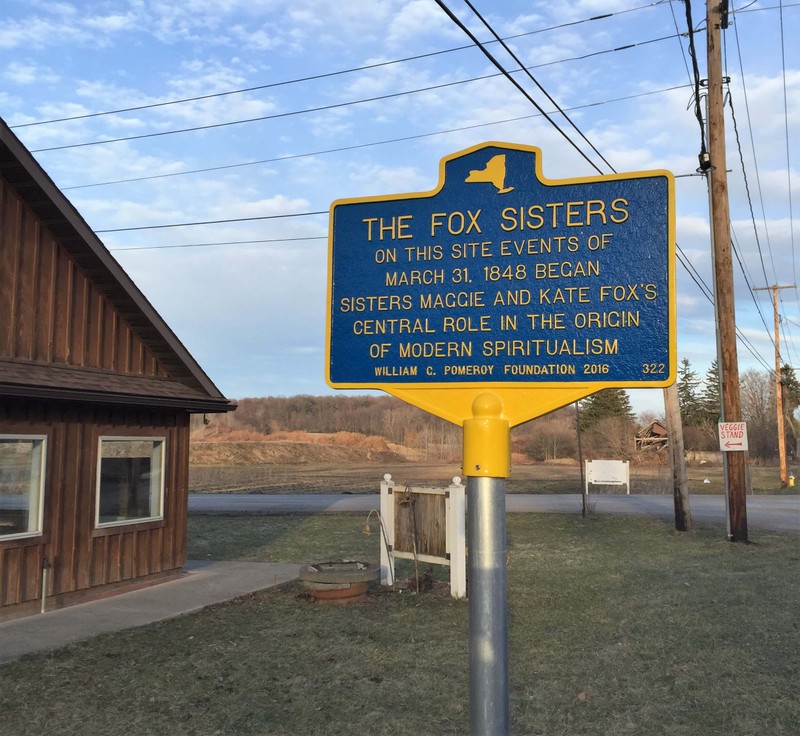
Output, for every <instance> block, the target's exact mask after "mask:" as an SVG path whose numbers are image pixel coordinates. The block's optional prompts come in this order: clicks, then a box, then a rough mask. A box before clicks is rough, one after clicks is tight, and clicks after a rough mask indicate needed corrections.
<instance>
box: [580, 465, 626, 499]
mask: <svg viewBox="0 0 800 736" xmlns="http://www.w3.org/2000/svg"><path fill="white" fill-rule="evenodd" d="M591 484H594V485H598V486H601V485H602V486H622V485H624V486H625V487H626V489H627V492H628V494H630V492H631V483H630V463H629V462H628V461H627V460H587V461H586V486H585V488H584V492H585V493H589V486H590V485H591Z"/></svg>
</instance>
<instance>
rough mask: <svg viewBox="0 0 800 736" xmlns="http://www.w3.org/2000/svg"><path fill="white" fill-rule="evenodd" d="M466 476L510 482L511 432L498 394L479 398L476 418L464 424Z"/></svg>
mask: <svg viewBox="0 0 800 736" xmlns="http://www.w3.org/2000/svg"><path fill="white" fill-rule="evenodd" d="M463 471H464V475H466V476H468V477H469V476H472V477H484V478H508V476H509V475H510V473H511V428H510V427H509V424H508V419H507V418H506V417H505V416H504V415H503V402H502V401H501V400H500V398H499V397H498V396H497V395H496V394H492V393H483V394H479V395H478V396H477V397H476V398H475V400H474V401H473V402H472V418H471V419H465V420H464V444H463Z"/></svg>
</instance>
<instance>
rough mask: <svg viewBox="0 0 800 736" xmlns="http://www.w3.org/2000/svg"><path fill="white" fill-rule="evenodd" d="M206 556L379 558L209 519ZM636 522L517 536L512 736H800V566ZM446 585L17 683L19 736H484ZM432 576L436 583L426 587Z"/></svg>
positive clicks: (782, 544)
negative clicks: (472, 710)
mask: <svg viewBox="0 0 800 736" xmlns="http://www.w3.org/2000/svg"><path fill="white" fill-rule="evenodd" d="M189 521H190V529H189V555H190V556H191V557H193V558H195V559H241V560H255V561H259V560H260V561H275V562H279V561H291V562H302V561H313V560H325V559H333V558H337V557H341V556H344V555H347V556H354V557H357V558H360V559H368V560H369V559H371V560H375V559H376V558H377V556H378V553H379V546H378V545H379V540H380V536H379V534H378V531H377V529H375V528H373V530H372V534H371V535H365V534H364V533H363V531H362V529H363V526H364V516H363V515H334V516H331V515H327V516H303V517H296V516H294V517H293V516H284V517H258V518H252V517H251V518H247V517H238V518H221V517H214V518H208V517H192V518H190V520H189ZM723 538H724V535H723V534H722V533H721V530H720V529H719V528H705V527H701V528H698V529H696V530H695V531H693V532H691V533H686V534H679V533H676V532H674V531H673V530H672V529H671V528H670V525H669V524H668V523H663V522H658V521H654V520H649V519H638V518H636V519H632V518H621V517H606V516H603V517H594V516H590V517H588V518H586V519H581V518H577V517H564V516H550V515H546V514H517V515H512V516H510V517H509V519H508V552H509V563H508V585H509V595H508V598H509V660H510V693H509V704H510V716H511V732H512V733H516V734H526V736H536V735H537V734H539V735H544V734H546V735H547V736H609V735H611V734H613V736H686V735H687V734H690V735H691V736H718V735H719V734H730V735H731V736H764V735H765V734H769V736H795V735H796V734H797V733H800V701H798V699H797V691H798V687H799V686H800V660H798V657H797V652H798V651H800V618H798V611H800V588H798V586H797V585H795V584H791V583H790V582H788V581H795V580H796V579H797V567H798V563H800V552H799V551H798V547H797V540H796V539H795V538H793V537H789V536H786V535H770V534H762V535H759V540H758V543H757V544H750V545H737V544H731V543H729V542H726V541H723ZM441 570H442V568H437V569H436V571H435V572H434V573H433V576H432V577H433V578H434V580H433V582H431V583H430V585H429V588H428V589H427V590H425V592H422V593H420V594H415V593H412V592H410V590H409V589H408V587H405V588H398V589H397V590H394V591H392V590H388V589H376V590H374V591H373V593H372V594H371V595H370V596H369V599H368V600H367V601H366V602H364V603H358V604H352V605H346V606H336V605H325V604H318V603H313V602H311V601H309V600H308V599H307V598H306V596H305V595H304V594H303V590H302V588H301V587H300V586H299V584H291V585H289V586H286V587H284V588H281V589H274V590H269V591H265V592H263V593H259V594H255V595H252V596H247V597H244V598H242V599H240V600H237V601H234V602H232V603H230V604H226V605H221V606H215V607H213V608H211V609H208V610H206V611H204V612H202V613H199V614H195V615H191V616H184V617H182V618H178V619H174V620H170V621H166V622H163V623H161V624H157V625H153V626H147V627H143V628H140V629H135V630H131V631H126V632H122V633H119V634H114V635H107V636H101V637H97V638H95V639H93V640H90V641H88V642H85V643H82V644H79V645H74V646H70V647H68V648H65V649H63V650H60V651H57V652H55V653H53V654H52V655H39V656H31V657H26V658H24V659H22V660H20V661H18V662H14V663H11V664H8V665H4V666H3V667H0V713H2V719H0V733H3V734H9V735H10V734H14V736H33V735H34V734H55V733H57V734H59V735H60V736H86V735H88V734H91V735H92V736H111V735H113V734H119V733H125V734H126V735H127V736H150V735H156V734H158V735H159V736H161V735H162V734H170V735H171V736H172V735H174V736H190V735H192V736H212V735H217V736H229V735H231V736H232V735H234V734H236V736H251V735H252V736H257V735H261V734H271V735H274V736H281V735H282V736H337V735H340V734H341V735H347V736H350V735H352V734H369V736H383V735H386V736H388V735H391V736H412V735H413V736H451V735H453V736H455V735H456V734H464V733H468V732H469V725H468V714H469V706H468V692H469V684H468V669H469V667H468V655H467V631H468V624H467V605H466V604H465V603H464V602H462V601H454V600H453V599H451V598H450V597H449V596H448V595H447V594H446V593H444V594H443V593H442V591H441V586H440V584H438V583H436V581H435V579H436V578H438V577H440V576H441V572H440V571H441ZM426 577H427V576H426Z"/></svg>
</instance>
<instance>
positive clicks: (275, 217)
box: [95, 210, 328, 233]
mask: <svg viewBox="0 0 800 736" xmlns="http://www.w3.org/2000/svg"><path fill="white" fill-rule="evenodd" d="M327 214H328V210H320V211H318V212H291V213H288V214H282V215H260V216H258V217H234V218H231V219H228V220H205V221H202V222H171V223H169V224H166V225H139V226H138V227H115V228H109V229H108V230H95V232H96V233H129V232H134V231H137V230H164V229H166V228H173V227H195V226H196V225H223V224H228V223H231V222H255V221H256V220H284V219H287V218H291V217H309V216H310V215H327Z"/></svg>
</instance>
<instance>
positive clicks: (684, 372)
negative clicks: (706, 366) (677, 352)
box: [678, 358, 703, 427]
mask: <svg viewBox="0 0 800 736" xmlns="http://www.w3.org/2000/svg"><path fill="white" fill-rule="evenodd" d="M699 385H700V379H699V378H698V377H697V373H695V372H694V371H693V370H692V365H691V363H690V362H689V361H688V360H687V359H686V358H684V359H683V360H682V361H681V364H680V365H679V366H678V404H679V406H680V408H681V419H682V420H683V424H684V425H686V426H689V427H694V426H697V425H698V424H700V422H701V420H702V416H703V408H702V404H701V402H700V398H699V396H698V393H697V389H698V386H699Z"/></svg>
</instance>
